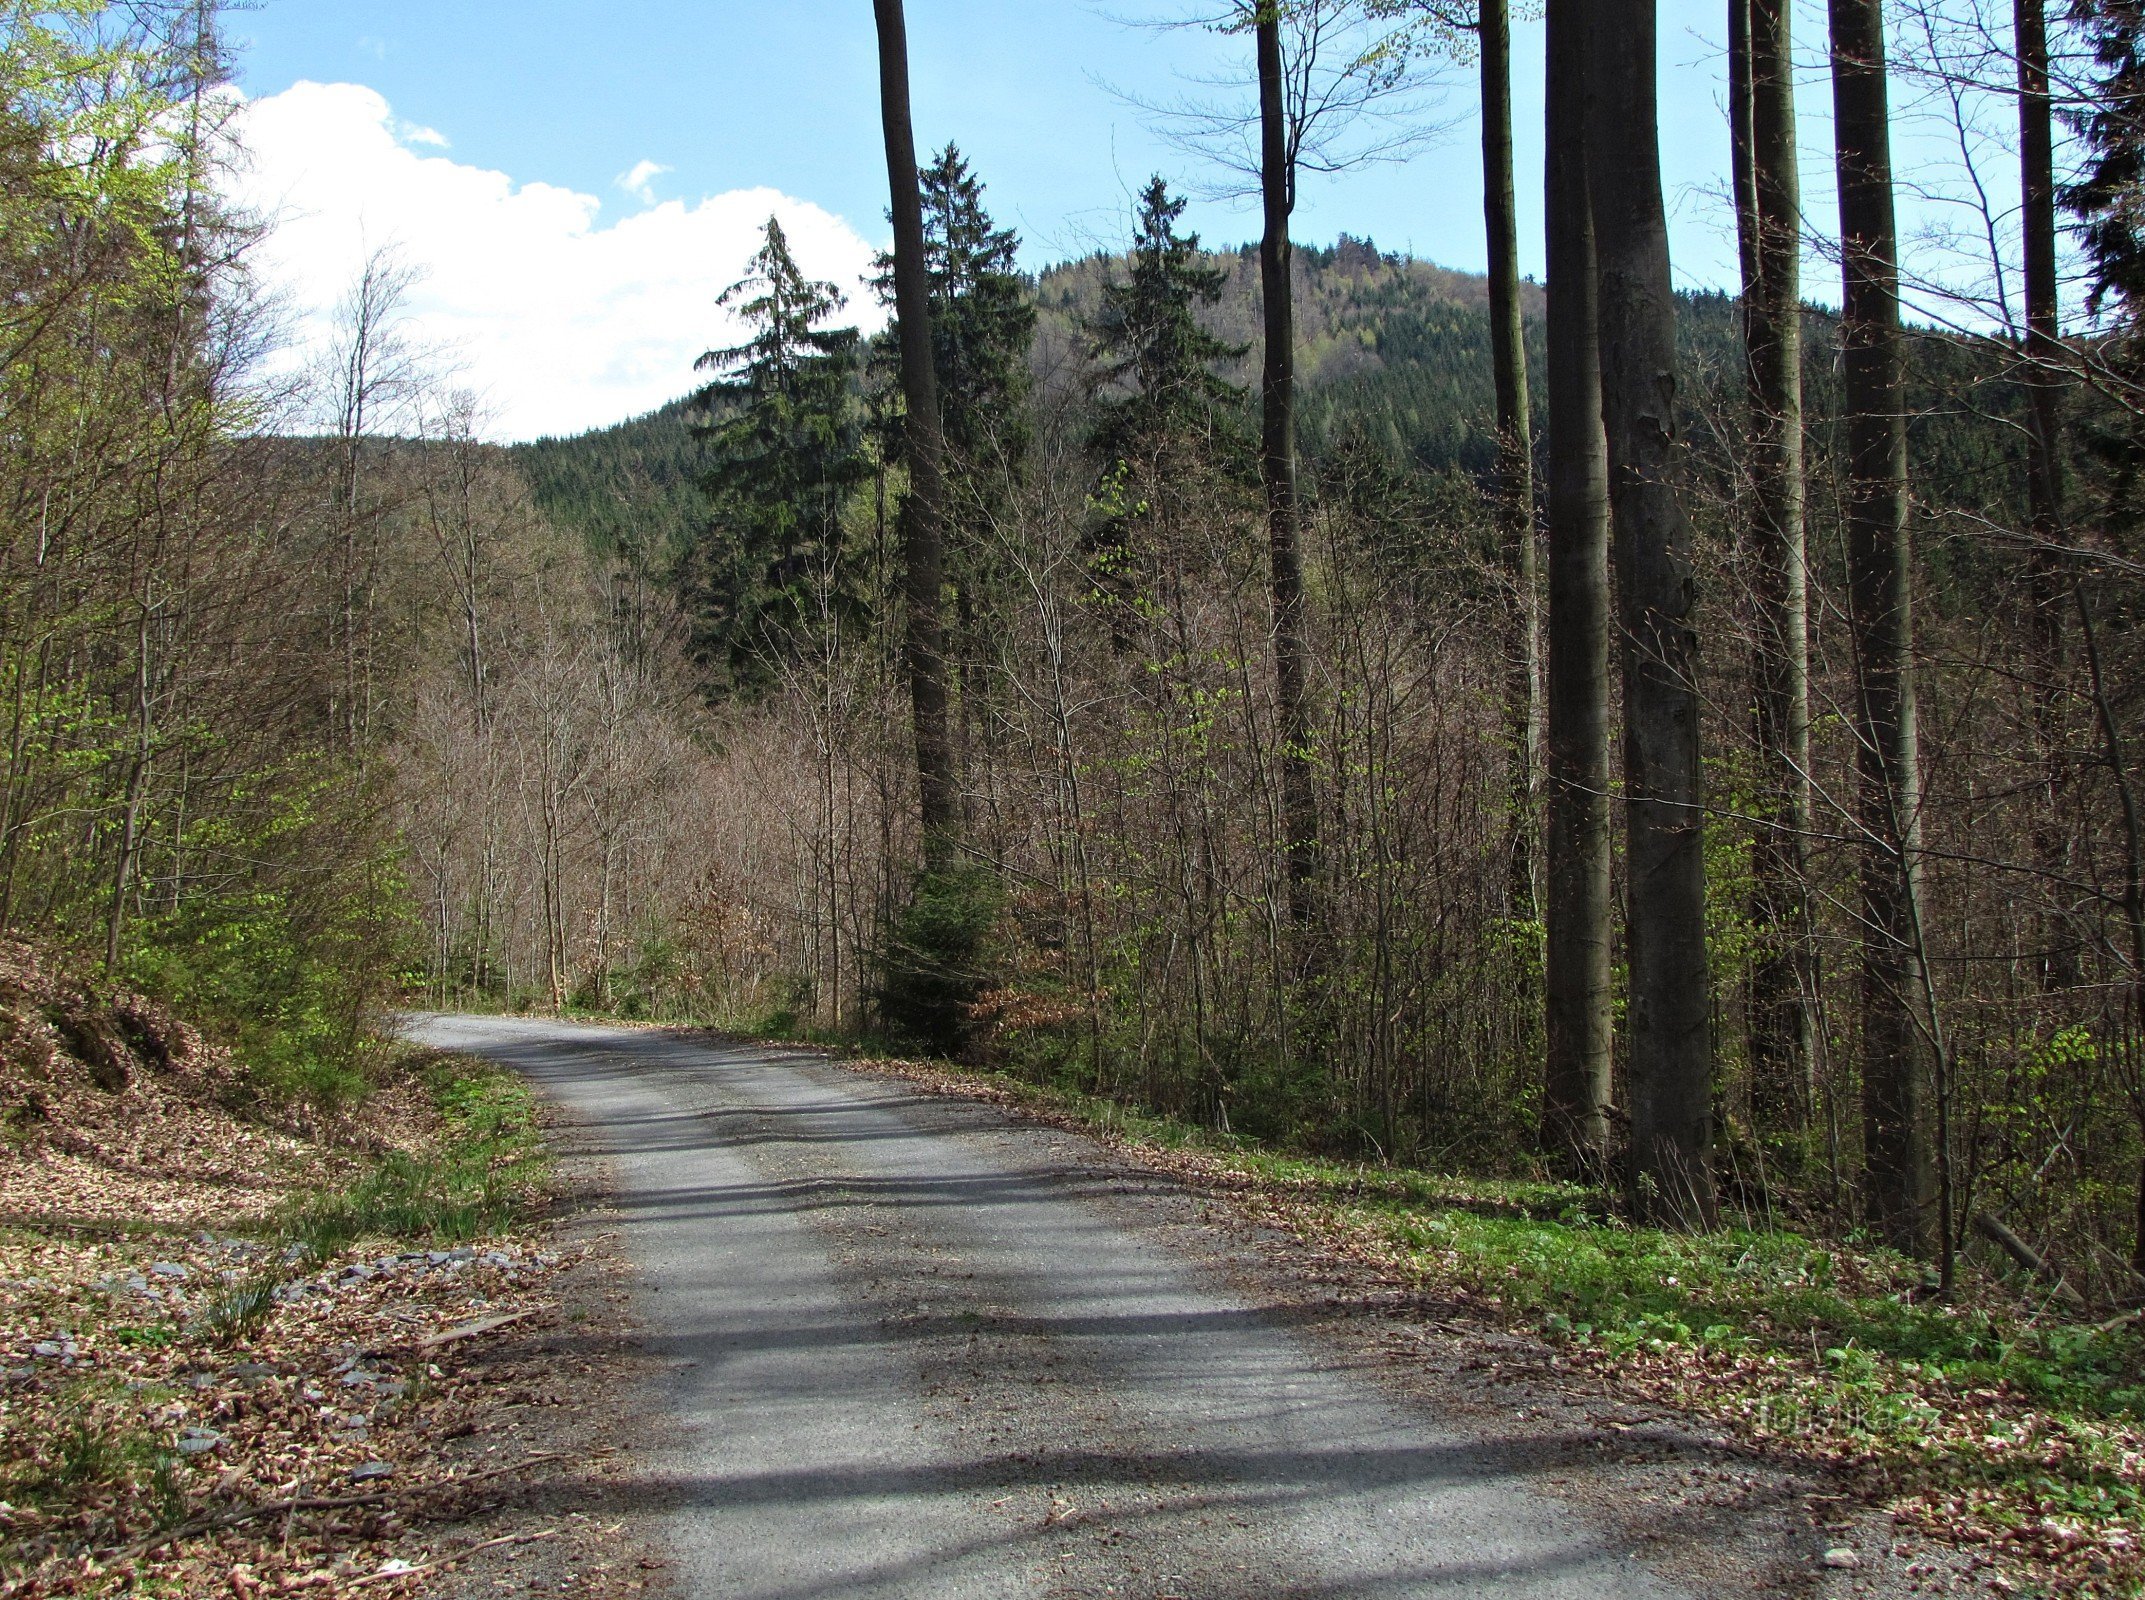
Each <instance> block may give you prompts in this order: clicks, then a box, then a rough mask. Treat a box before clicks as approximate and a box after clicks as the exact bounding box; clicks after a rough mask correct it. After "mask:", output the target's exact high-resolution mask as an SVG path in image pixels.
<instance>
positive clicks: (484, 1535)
mask: <svg viewBox="0 0 2145 1600" xmlns="http://www.w3.org/2000/svg"><path fill="white" fill-rule="evenodd" d="M374 1079H375V1081H374V1085H373V1087H372V1089H371V1091H370V1092H369V1093H368V1094H367V1095H365V1096H364V1097H363V1099H362V1100H360V1101H359V1102H358V1103H356V1104H354V1105H351V1106H347V1107H343V1108H340V1109H336V1110H332V1111H331V1110H324V1109H321V1108H319V1107H310V1108H308V1107H297V1106H289V1105H285V1106H281V1107H277V1106H270V1105H264V1104H262V1103H260V1102H259V1101H258V1100H256V1099H255V1098H254V1097H253V1095H252V1093H251V1090H250V1086H249V1083H248V1080H247V1077H246V1074H245V1073H244V1071H243V1069H242V1068H241V1067H240V1065H239V1064H238V1063H236V1062H235V1061H233V1060H232V1059H231V1058H230V1057H229V1056H228V1055H227V1054H226V1053H224V1052H222V1051H220V1050H218V1049H217V1048H215V1047H214V1046H212V1045H209V1044H207V1043H205V1042H204V1041H203V1040H202V1039H201V1038H200V1037H199V1036H198V1035H196V1034H195V1033H194V1032H193V1031H192V1030H191V1029H189V1028H187V1027H186V1026H185V1025H184V1024H183V1023H182V1022H180V1021H179V1020H178V1019H176V1018H174V1017H172V1016H170V1015H169V1014H168V1013H166V1012H164V1011H162V1010H161V1009H160V1008H158V1007H156V1006H154V1005H152V1004H150V1003H148V1002H146V1001H143V1000H141V999H140V998H139V997H137V996H128V995H106V996H100V995H97V994H94V993H92V992H91V991H90V990H88V989H86V988H84V987H82V986H80V985H77V984H73V983H71V982H69V981H67V980H66V979H64V978H62V977H59V976H56V975H55V974H54V973H52V972H51V971H50V970H49V969H48V968H46V967H45V966H43V965H41V964H40V963H39V961H38V960H37V959H36V958H35V957H34V956H33V955H31V954H30V953H29V952H28V951H26V950H24V949H22V948H20V947H16V946H8V947H5V948H0V1134H4V1138H0V1596H5V1597H8V1600H17V1597H21V1600H28V1597H32V1596H37V1597H42V1596H48V1595H51V1596H57V1595H117V1594H154V1595H183V1596H190V1597H191V1596H209V1595H231V1596H236V1597H238V1600H248V1597H251V1596H255V1595H267V1594H281V1593H290V1592H306V1593H325V1594H335V1593H343V1592H351V1591H363V1592H367V1593H373V1592H378V1593H383V1594H394V1593H428V1594H436V1593H441V1592H447V1591H449V1590H452V1589H456V1588H459V1586H460V1585H462V1584H464V1583H470V1582H478V1581H481V1582H482V1585H483V1592H487V1593H497V1592H501V1587H500V1585H501V1582H502V1580H500V1579H499V1578H498V1574H499V1573H500V1572H502V1571H513V1572H515V1573H518V1574H520V1575H521V1576H520V1577H518V1578H516V1579H514V1580H512V1581H511V1582H509V1583H508V1584H507V1587H509V1588H512V1589H520V1588H523V1587H524V1586H525V1585H527V1584H528V1583H529V1582H531V1581H532V1580H533V1582H534V1584H535V1585H536V1586H537V1587H548V1588H563V1587H566V1586H567V1584H568V1583H572V1584H573V1587H574V1589H575V1592H577V1593H609V1594H630V1593H635V1592H638V1591H639V1590H641V1589H642V1588H644V1587H645V1586H646V1585H647V1583H648V1582H650V1581H652V1580H651V1579H650V1577H649V1576H648V1574H649V1573H650V1572H652V1571H653V1570H654V1569H655V1567H656V1566H657V1563H656V1562H654V1561H652V1560H651V1561H647V1562H645V1563H644V1562H642V1561H641V1560H640V1559H638V1553H637V1547H635V1546H634V1545H633V1544H632V1543H631V1541H630V1540H627V1541H621V1540H619V1539H617V1538H616V1537H615V1535H616V1533H617V1531H618V1530H617V1529H616V1528H611V1527H604V1526H599V1525H598V1523H597V1521H596V1520H595V1519H594V1518H592V1517H591V1516H590V1515H588V1514H586V1513H584V1512H578V1511H575V1510H573V1509H572V1508H571V1506H570V1505H569V1504H568V1503H567V1502H566V1501H564V1500H562V1499H560V1498H558V1497H556V1496H549V1497H547V1494H546V1486H547V1482H549V1481H550V1480H553V1479H570V1480H571V1481H573V1482H575V1483H577V1484H584V1485H585V1484H586V1483H587V1482H589V1481H590V1480H591V1479H592V1478H594V1479H600V1478H601V1477H602V1476H603V1475H604V1474H605V1473H606V1472H607V1471H608V1470H610V1467H609V1464H608V1463H609V1459H610V1457H611V1455H612V1454H613V1452H612V1450H611V1448H610V1441H608V1440H606V1439H605V1438H604V1437H603V1427H604V1423H605V1419H606V1417H607V1414H608V1408H606V1407H605V1406H604V1405H602V1404H601V1395H602V1392H603V1388H604V1385H605V1384H606V1383H607V1382H609V1381H611V1377H612V1374H611V1371H610V1369H611V1367H612V1365H613V1363H614V1360H615V1358H616V1355H617V1352H616V1350H615V1349H613V1348H612V1346H613V1345H614V1344H615V1342H616V1335H615V1332H614V1331H613V1328H612V1322H613V1320H614V1319H612V1318H611V1317H610V1316H609V1315H608V1311H609V1308H610V1307H611V1306H612V1305H614V1304H615V1303H616V1301H617V1299H618V1295H617V1290H616V1285H615V1278H616V1274H617V1271H618V1269H617V1267H616V1265H615V1262H613V1261H612V1260H611V1259H610V1258H609V1255H608V1252H607V1250H606V1247H605V1244H604V1241H603V1240H602V1239H601V1238H600V1237H598V1236H591V1235H589V1234H587V1233H585V1232H583V1231H580V1230H579V1229H578V1228H576V1227H574V1226H573V1225H572V1224H571V1220H570V1219H571V1216H572V1213H573V1212H574V1211H575V1209H576V1207H575V1206H573V1205H571V1204H568V1203H567V1201H568V1200H569V1199H570V1198H572V1197H568V1196H564V1195H562V1194H561V1193H560V1190H559V1183H558V1179H557V1176H556V1174H555V1173H554V1171H553V1169H552V1168H551V1165H550V1163H549V1162H548V1160H547V1159H546V1153H545V1139H544V1133H543V1130H542V1128H541V1127H540V1126H539V1111H538V1108H537V1106H536V1105H535V1103H534V1101H533V1100H532V1098H531V1097H530V1096H529V1094H528V1092H527V1091H526V1090H525V1089H524V1088H523V1087H522V1086H521V1084H520V1083H519V1081H518V1080H516V1079H514V1078H513V1077H512V1076H511V1075H508V1074H504V1073H501V1072H499V1071H497V1070H496V1069H493V1068H490V1067H487V1066H484V1065H483V1064H481V1063H475V1062H470V1061H464V1060H461V1059H458V1058H450V1057H440V1056H432V1055H425V1054H420V1053H416V1052H405V1053H401V1054H398V1055H396V1056H395V1057H393V1058H392V1059H391V1060H390V1061H388V1062H386V1063H384V1064H383V1065H381V1066H380V1067H378V1068H377V1069H376V1070H375V1072H374ZM543 1574H549V1575H550V1576H549V1579H548V1580H547V1579H546V1578H545V1577H544V1576H542V1575H543ZM576 1580H578V1581H576Z"/></svg>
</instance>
